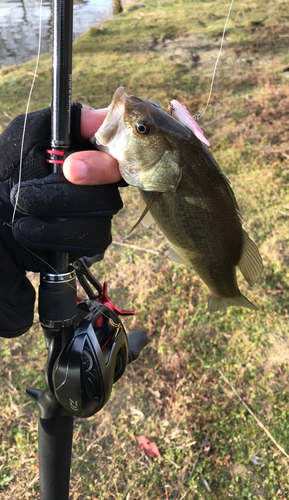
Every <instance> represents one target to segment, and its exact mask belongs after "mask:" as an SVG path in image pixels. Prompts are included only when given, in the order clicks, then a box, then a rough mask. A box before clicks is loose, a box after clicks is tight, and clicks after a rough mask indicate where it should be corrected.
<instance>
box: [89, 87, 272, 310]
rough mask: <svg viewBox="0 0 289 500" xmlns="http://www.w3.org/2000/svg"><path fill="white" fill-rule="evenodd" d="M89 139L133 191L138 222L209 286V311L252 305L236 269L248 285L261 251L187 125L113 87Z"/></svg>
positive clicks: (216, 169)
mask: <svg viewBox="0 0 289 500" xmlns="http://www.w3.org/2000/svg"><path fill="white" fill-rule="evenodd" d="M92 142H94V143H95V144H96V145H98V146H97V147H100V149H103V150H105V151H107V152H108V153H109V154H110V155H112V156H113V157H114V158H116V159H117V160H118V162H119V167H120V172H121V175H122V177H123V178H124V179H125V180H126V181H127V183H128V184H131V185H132V186H136V187H138V188H139V190H140V192H141V196H142V198H143V200H144V202H145V206H146V209H145V217H144V221H143V222H144V223H145V225H149V223H150V222H151V220H149V219H151V217H152V218H153V220H155V222H156V223H157V225H158V226H159V228H160V229H161V231H162V232H163V234H164V235H165V236H166V238H167V239H168V240H169V242H170V245H169V257H170V258H171V259H172V260H174V261H176V262H181V263H184V264H186V265H190V266H192V267H193V269H194V270H195V272H196V273H197V274H198V275H199V277H200V278H201V279H202V280H203V281H204V282H205V284H206V285H207V286H208V288H209V290H210V294H209V298H208V309H209V311H218V310H221V309H224V308H226V307H228V306H239V307H247V308H249V309H257V308H256V306H254V305H253V304H252V303H251V302H250V301H249V300H248V299H247V298H246V297H245V296H244V295H242V293H241V292H240V290H239V288H238V284H237V278H236V267H238V268H239V269H240V271H241V273H242V274H243V276H244V278H245V279H246V280H247V282H248V283H249V285H250V286H252V285H253V284H254V283H255V281H256V280H257V279H258V277H259V276H260V274H261V272H262V269H263V265H262V259H261V256H260V254H259V252H258V249H257V247H256V245H255V243H254V242H253V241H252V240H251V239H250V238H249V236H248V234H247V233H246V232H245V231H244V229H243V228H242V222H241V217H240V212H239V208H238V204H237V201H236V199H235V196H234V193H233V191H232V189H231V187H230V184H229V181H228V180H227V178H226V177H225V176H224V174H223V173H222V172H221V170H220V169H219V167H218V165H217V163H216V161H215V160H214V158H213V156H212V155H211V153H210V152H209V150H208V149H207V148H206V146H205V145H204V144H203V143H202V142H201V140H199V139H198V138H197V137H196V135H195V134H194V133H193V131H192V129H190V128H188V127H187V126H185V125H184V124H183V123H181V122H180V121H178V120H177V119H175V118H174V117H173V116H170V115H169V114H168V113H166V112H165V111H164V110H162V109H161V107H160V106H159V105H158V104H157V103H155V102H153V101H146V100H145V99H140V98H138V97H135V96H128V95H127V94H126V93H125V92H124V89H123V88H122V87H120V88H119V89H118V90H117V91H116V92H115V94H114V96H113V99H112V103H111V105H110V109H109V113H108V115H107V117H106V119H105V121H104V122H103V124H102V126H101V127H100V128H99V130H98V131H97V133H96V134H95V138H93V139H92ZM148 211H149V213H146V212H148Z"/></svg>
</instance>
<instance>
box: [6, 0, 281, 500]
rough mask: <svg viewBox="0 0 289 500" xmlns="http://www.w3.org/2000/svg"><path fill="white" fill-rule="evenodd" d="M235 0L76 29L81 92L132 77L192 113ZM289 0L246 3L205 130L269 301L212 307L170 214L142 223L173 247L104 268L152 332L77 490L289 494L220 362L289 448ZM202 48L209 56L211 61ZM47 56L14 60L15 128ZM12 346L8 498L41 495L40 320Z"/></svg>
mask: <svg viewBox="0 0 289 500" xmlns="http://www.w3.org/2000/svg"><path fill="white" fill-rule="evenodd" d="M228 8H229V5H228V2H224V1H221V0H216V1H214V2H208V1H200V0H195V1H185V0H183V1H179V2H173V1H162V0H159V1H158V2H156V1H146V2H145V3H143V4H141V3H137V4H135V5H133V4H127V5H126V9H125V11H124V13H123V14H122V15H120V16H118V17H117V18H116V19H114V20H112V21H108V22H106V23H103V24H102V25H101V26H100V27H99V28H93V29H91V30H90V31H89V32H88V33H86V34H85V35H83V36H82V37H80V38H79V39H78V40H77V41H76V42H75V44H74V60H73V100H74V101H80V102H83V103H85V104H88V105H90V106H95V107H102V106H106V105H108V104H109V102H110V100H111V96H112V94H113V93H114V91H115V89H116V88H117V87H118V86H120V85H124V86H125V88H126V91H127V92H128V93H133V94H135V95H137V96H139V97H144V98H146V99H153V100H155V101H158V102H159V103H160V105H161V106H163V107H164V108H165V109H166V108H167V104H168V102H169V100H171V99H172V98H177V99H179V100H180V101H181V102H183V103H184V104H186V105H187V106H188V108H189V109H190V111H191V112H196V111H197V110H199V109H201V110H202V109H204V106H205V104H206V100H207V96H208V91H209V88H210V83H211V76H212V72H213V67H214V63H215V58H216V55H217V53H218V47H219V43H220V35H221V33H222V29H223V26H224V21H225V18H226V15H227V11H228ZM288 8H289V2H288V0H284V1H279V2H278V5H277V6H276V2H273V1H271V0H268V1H267V0H266V1H262V0H258V1H256V2H255V3H254V4H250V5H249V4H248V3H247V2H235V4H234V7H233V10H232V16H231V19H230V21H229V24H228V32H227V37H226V39H225V45H224V52H223V54H222V56H221V59H220V63H219V68H218V71H217V76H216V82H215V86H214V91H213V94H212V99H211V104H210V106H209V109H208V111H207V113H206V114H205V115H204V117H203V118H202V123H203V124H205V123H206V122H210V121H211V120H214V119H217V121H215V122H214V123H211V124H208V125H206V126H205V132H206V135H207V136H208V138H209V140H210V143H211V145H212V148H211V149H212V152H213V154H214V156H215V158H216V160H217V161H218V163H219V165H220V167H221V168H222V170H223V172H224V173H225V174H226V175H227V177H228V178H229V180H230V182H231V185H232V187H233V189H234V192H235V194H236V197H237V200H238V203H239V205H240V208H241V212H242V216H243V220H244V227H245V229H246V230H247V231H249V233H250V235H251V236H252V237H253V239H254V240H255V241H256V243H257V244H258V247H259V249H260V252H261V254H262V256H263V260H264V271H263V273H262V276H261V278H260V280H259V281H258V283H257V284H256V285H254V287H253V288H252V289H249V287H248V285H247V284H246V283H245V281H244V279H243V278H242V277H241V275H238V282H239V283H240V288H241V291H242V292H243V293H245V294H246V296H248V298H249V299H250V300H252V301H253V302H254V303H256V304H257V305H258V307H259V311H258V312H251V311H248V310H245V309H238V308H229V309H228V310H227V311H222V312H218V313H215V314H209V313H208V312H207V295H208V290H207V288H206V286H205V285H204V284H203V283H202V282H201V281H200V280H199V278H198V277H197V276H195V275H194V274H192V272H191V270H190V269H189V268H185V267H183V266H181V265H178V264H175V263H172V262H170V261H169V260H168V259H167V254H166V242H165V241H164V238H163V236H162V235H161V233H160V232H159V230H158V228H157V227H156V226H155V225H153V226H151V227H150V228H149V229H145V228H144V227H142V226H139V227H138V228H137V230H136V231H135V232H134V233H133V234H132V236H130V237H129V238H128V239H127V240H126V242H127V243H128V244H130V243H131V244H134V245H138V246H140V247H143V248H145V249H146V250H152V249H153V250H155V249H157V250H159V252H160V256H159V257H157V256H155V255H153V254H151V253H149V252H145V251H142V252H140V251H135V250H133V249H132V248H127V247H121V246H118V245H111V247H110V248H109V249H108V251H107V253H106V256H105V259H104V260H103V261H102V262H101V263H99V264H97V265H96V266H95V267H94V273H95V275H96V276H97V278H98V279H100V280H102V279H103V280H104V279H105V280H106V281H108V285H109V292H110V296H111V298H112V300H113V301H114V302H115V303H116V304H117V305H118V306H119V307H122V308H126V309H134V310H136V313H137V314H136V315H135V316H134V317H133V318H126V319H125V325H126V328H127V330H129V329H140V330H143V331H145V332H146V333H147V334H148V335H149V337H150V340H151V342H150V343H149V345H148V347H147V348H146V349H145V350H144V351H143V353H142V355H141V357H140V358H139V359H138V360H137V361H136V362H135V363H134V364H133V365H132V366H129V367H128V368H127V370H126V373H125V375H124V376H123V377H122V379H121V380H120V381H119V382H118V383H117V384H116V386H115V388H114V390H113V394H112V397H111V399H110V401H109V402H108V404H107V405H106V407H105V408H104V409H103V410H102V411H101V412H100V413H99V414H97V415H95V416H94V417H92V418H90V419H87V420H83V421H82V420H80V419H78V420H76V425H75V429H74V432H75V435H74V448H73V462H72V476H71V499H73V500H76V499H81V500H86V499H90V500H95V499H97V500H104V499H107V498H115V499H119V500H124V499H127V500H140V499H141V500H148V499H154V500H157V499H170V500H172V499H178V500H180V499H184V498H186V499H202V500H203V499H204V500H206V499H210V500H211V499H218V500H227V499H228V498H235V499H240V500H241V499H252V500H257V499H258V500H260V499H261V500H263V499H264V500H265V499H266V500H275V499H276V500H278V499H282V500H287V499H288V497H289V480H288V460H287V459H286V457H285V456H284V455H283V454H282V453H281V452H280V451H279V450H278V449H277V448H276V447H275V445H274V444H273V443H272V441H271V440H270V439H269V438H268V436H267V435H266V434H265V432H264V431H263V430H262V429H261V428H260V427H259V426H258V424H257V423H256V422H255V420H254V419H253V418H252V417H251V415H250V414H249V413H248V412H247V410H246V409H245V408H244V406H243V405H241V403H240V402H239V400H238V399H237V398H236V396H235V395H234V393H233V392H232V391H231V389H230V388H229V387H228V386H227V385H226V383H225V382H224V380H223V379H222V377H221V375H220V372H219V370H221V371H222V372H223V373H224V374H225V376H226V377H228V379H229V381H230V382H231V384H233V386H234V387H235V388H236V390H237V392H238V393H239V394H240V396H241V397H242V398H243V400H244V401H245V402H246V404H247V405H249V407H250V408H251V409H252V411H253V412H254V413H255V414H256V416H257V417H258V418H259V419H260V420H261V422H262V423H263V424H264V425H265V427H266V428H267V429H268V430H269V431H270V433H271V434H272V435H273V437H274V438H275V439H276V441H277V442H278V443H279V444H280V445H281V446H282V447H283V448H284V449H285V450H286V451H287V453H289V431H288V429H289V427H288V422H289V397H288V393H289V392H288V388H289V373H288V370H289V368H288V366H289V363H288V362H289V349H288V324H289V316H288V290H289V269H288V264H289V250H288V238H289V237H288V234H289V233H288V218H289V192H288V170H289V160H288V153H289V151H288V141H289V128H288V113H289V87H288V82H289V81H288V78H286V72H284V70H285V69H286V68H287V67H288V50H287V46H288V36H287V34H288V24H289V15H288V12H289V10H288ZM204 45H207V47H208V49H207V50H204V48H203V47H204ZM192 53H196V54H198V55H199V56H200V59H199V62H198V63H197V64H196V63H194V62H193V60H192ZM50 64H51V61H50V56H44V57H41V60H40V67H39V75H38V78H37V81H36V86H35V90H34V92H33V99H32V103H31V110H33V109H39V108H41V107H44V106H48V105H49V102H50V74H51V71H50ZM34 65H35V61H32V62H28V63H25V64H23V65H20V66H18V67H12V68H2V70H0V101H1V106H0V107H1V111H0V126H2V127H3V128H4V127H5V126H6V125H7V124H8V123H9V121H10V120H11V119H12V118H13V117H14V116H16V115H18V114H20V113H22V112H24V111H25V107H26V100H27V96H28V92H29V88H30V84H31V80H32V76H31V73H32V72H33V70H34ZM224 114H225V115H226V116H225V117H223V118H220V117H221V116H222V115H224ZM121 192H122V197H123V200H124V209H123V211H122V212H121V213H120V214H119V215H118V216H117V217H115V219H114V225H113V237H114V239H115V240H118V241H121V240H122V239H123V238H124V237H125V236H128V233H129V230H130V228H131V227H132V226H133V224H134V223H135V222H136V220H137V218H138V193H137V191H136V190H135V189H134V188H125V189H122V190H121ZM30 276H31V279H32V280H33V283H34V284H35V286H37V282H38V278H37V276H36V275H32V274H31V275H30ZM37 320H38V317H37V314H36V316H35V322H37ZM0 349H1V359H2V363H1V368H0V371H1V379H0V403H1V415H0V437H1V453H0V461H1V465H0V466H1V469H0V498H3V499H5V500H6V499H7V500H8V499H9V500H11V499H13V500H14V499H18V498H19V499H20V498H21V499H25V500H26V499H28V498H38V491H39V483H38V469H37V411H36V408H35V404H34V403H33V402H32V401H30V400H29V399H28V398H27V397H26V395H25V393H24V389H25V387H27V386H35V387H43V370H44V364H45V359H46V350H45V343H44V338H43V335H42V333H41V328H40V327H39V324H36V325H35V326H34V327H33V328H32V329H31V330H30V331H29V332H28V333H27V334H26V335H25V336H23V337H22V338H20V339H16V340H10V341H9V340H3V339H2V340H1V341H0ZM139 435H145V436H147V437H148V438H149V439H150V440H152V441H155V442H156V444H157V446H158V448H159V450H160V453H161V458H160V459H152V458H149V457H146V456H145V455H144V453H143V452H141V451H140V449H139V447H138V443H137V440H136V436H139ZM255 456H258V457H260V458H259V465H258V464H254V463H253V461H252V460H251V459H252V457H255ZM204 480H205V481H207V483H206V482H205V481H204ZM206 484H208V485H209V488H210V490H211V492H209V491H208V489H207V486H206ZM1 495H2V496H1Z"/></svg>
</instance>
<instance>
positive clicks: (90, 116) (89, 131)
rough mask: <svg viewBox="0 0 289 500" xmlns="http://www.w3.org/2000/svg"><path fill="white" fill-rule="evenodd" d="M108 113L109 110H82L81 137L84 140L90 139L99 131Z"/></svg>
mask: <svg viewBox="0 0 289 500" xmlns="http://www.w3.org/2000/svg"><path fill="white" fill-rule="evenodd" d="M107 113H108V108H102V109H87V108H82V109H81V123H80V127H81V129H80V130H81V135H82V137H83V138H84V139H90V138H91V137H92V136H93V135H94V134H95V132H96V131H97V130H98V129H99V127H100V125H101V124H102V122H103V121H104V119H105V117H106V115H107Z"/></svg>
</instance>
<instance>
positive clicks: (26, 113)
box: [11, 0, 43, 225]
mask: <svg viewBox="0 0 289 500" xmlns="http://www.w3.org/2000/svg"><path fill="white" fill-rule="evenodd" d="M42 1H43V0H40V7H39V35H38V51H37V58H36V65H35V70H34V75H33V79H32V84H31V88H30V92H29V96H28V101H27V105H26V111H25V117H24V124H23V132H22V140H21V149H20V163H19V177H18V188H17V193H16V196H15V205H14V210H13V215H12V221H11V224H12V225H13V223H14V220H15V214H16V210H17V204H18V199H19V193H20V184H21V176H22V163H23V149H24V140H25V132H26V124H27V115H28V110H29V106H30V101H31V96H32V92H33V88H34V84H35V80H36V77H37V71H38V65H39V59H40V49H41V30H42Z"/></svg>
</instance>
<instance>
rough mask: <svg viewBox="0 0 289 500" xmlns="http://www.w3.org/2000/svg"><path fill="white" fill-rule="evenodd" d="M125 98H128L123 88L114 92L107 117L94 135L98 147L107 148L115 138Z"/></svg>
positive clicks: (123, 109)
mask: <svg viewBox="0 0 289 500" xmlns="http://www.w3.org/2000/svg"><path fill="white" fill-rule="evenodd" d="M127 98H128V96H127V94H126V93H125V91H124V88H123V87H119V88H118V89H117V90H116V91H115V93H114V95H113V98H112V101H111V104H110V105H109V112H108V115H107V117H106V118H105V120H104V122H103V124H102V125H101V126H100V128H99V129H98V131H97V133H96V134H95V137H96V140H97V142H98V143H99V145H101V146H107V145H108V144H109V143H111V141H112V140H113V139H114V137H115V136H116V134H117V131H118V128H119V125H120V122H121V120H122V117H123V115H124V111H125V105H126V102H127Z"/></svg>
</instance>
